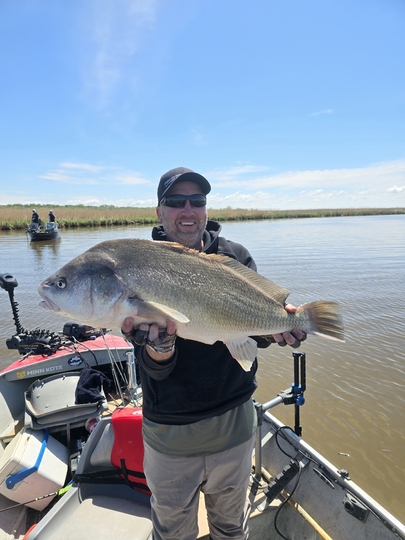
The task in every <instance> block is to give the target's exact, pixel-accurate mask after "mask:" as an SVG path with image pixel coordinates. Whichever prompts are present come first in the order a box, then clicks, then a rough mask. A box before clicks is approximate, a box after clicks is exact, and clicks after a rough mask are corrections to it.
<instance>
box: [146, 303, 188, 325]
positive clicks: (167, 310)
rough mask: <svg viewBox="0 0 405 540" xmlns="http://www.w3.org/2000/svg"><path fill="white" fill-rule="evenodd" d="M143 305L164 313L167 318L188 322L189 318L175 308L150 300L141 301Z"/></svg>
mask: <svg viewBox="0 0 405 540" xmlns="http://www.w3.org/2000/svg"><path fill="white" fill-rule="evenodd" d="M143 305H144V306H145V307H150V308H152V310H154V311H158V312H160V313H162V314H163V315H165V316H166V317H167V318H168V319H172V320H173V321H176V322H180V323H185V324H186V323H189V322H190V319H189V318H188V317H186V316H185V315H184V314H183V313H180V311H177V310H176V309H173V308H171V307H169V306H164V305H163V304H158V303H157V302H151V301H146V302H143Z"/></svg>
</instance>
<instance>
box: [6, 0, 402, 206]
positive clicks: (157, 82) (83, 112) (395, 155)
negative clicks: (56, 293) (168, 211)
mask: <svg viewBox="0 0 405 540" xmlns="http://www.w3.org/2000/svg"><path fill="white" fill-rule="evenodd" d="M404 28H405V0H58V1H50V0H18V1H17V2H16V1H15V0H1V2H0V51H1V53H0V205H6V204H14V203H23V204H31V203H32V204H34V203H36V204H49V205H64V204H84V205H96V206H100V205H105V204H107V205H115V206H134V207H150V206H155V205H156V202H157V201H156V188H157V183H158V180H159V178H160V176H161V175H162V174H163V173H165V172H166V171H168V170H169V169H172V168H174V167H179V166H182V167H188V168H190V169H192V170H194V171H196V172H199V173H200V174H203V175H204V176H206V178H207V179H208V180H209V182H210V183H211V185H212V191H211V193H210V195H209V197H208V208H210V207H211V208H226V207H231V208H251V209H256V208H257V209H275V210H283V209H291V210H294V209H315V208H364V207H367V208H373V207H385V208H390V207H405V31H404ZM0 212H1V207H0Z"/></svg>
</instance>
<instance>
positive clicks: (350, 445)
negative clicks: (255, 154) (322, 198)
mask: <svg viewBox="0 0 405 540" xmlns="http://www.w3.org/2000/svg"><path fill="white" fill-rule="evenodd" d="M222 234H223V236H225V237H226V238H228V239H232V240H234V241H237V242H240V243H242V244H244V245H245V246H246V247H247V248H248V249H249V251H250V252H251V253H252V255H253V257H254V259H255V261H256V263H257V266H258V269H259V272H260V273H261V274H263V275H264V276H266V277H268V278H269V279H271V280H273V281H275V282H276V283H278V284H280V285H283V286H285V287H287V288H288V289H289V290H290V291H291V294H290V297H289V300H290V301H291V302H292V303H293V304H294V305H297V306H298V305H299V304H301V303H303V302H307V301H312V300H316V299H328V300H337V301H339V302H340V303H341V305H342V311H343V317H344V323H345V331H346V342H345V343H344V344H341V343H335V342H332V341H329V340H325V339H322V338H319V337H317V336H310V337H309V338H308V340H307V341H306V342H305V343H304V345H303V346H302V348H301V350H302V351H303V352H305V353H306V359H307V391H306V393H305V398H306V402H305V405H304V406H303V407H302V408H301V409H300V412H301V425H302V428H303V437H304V438H305V439H306V440H307V442H308V443H309V444H311V445H313V446H314V447H315V448H316V449H317V450H318V451H319V452H320V453H322V454H323V455H324V456H325V457H326V458H327V459H329V461H331V462H332V463H333V464H334V465H336V467H337V468H339V469H346V470H348V471H349V473H350V477H351V478H352V479H353V480H354V481H355V482H356V483H357V484H358V485H359V486H360V487H362V488H363V489H364V490H365V491H367V492H368V493H369V494H370V495H371V496H372V497H374V498H375V499H376V500H377V501H378V502H379V503H380V504H382V505H383V506H384V507H385V508H387V510H389V511H390V512H391V513H392V514H394V516H395V517H397V518H398V519H400V520H401V521H402V522H404V521H405V504H404V501H405V467H404V462H405V390H404V385H405V354H404V335H405V309H404V292H405V279H404V278H405V216H401V215H400V216H367V217H337V218H319V219H318V218H311V219H295V220H277V221H260V222H236V223H225V224H224V225H223V230H222ZM131 237H136V238H149V237H150V227H125V228H117V227H114V228H107V229H106V228H94V229H88V230H73V231H62V235H61V238H60V239H59V240H56V241H51V242H49V243H46V244H44V243H42V242H38V243H35V242H31V243H30V242H29V241H27V238H26V236H25V234H24V233H23V232H12V231H11V232H2V233H0V273H11V274H12V275H13V276H14V277H15V278H16V279H17V281H18V284H19V285H18V287H17V288H16V290H15V299H16V300H17V302H18V303H19V308H20V319H21V324H22V325H23V326H24V327H25V328H28V329H33V328H36V327H42V328H49V329H50V330H54V331H59V330H61V329H62V327H63V323H64V320H63V319H62V318H59V317H58V316H56V315H53V314H52V313H51V312H48V311H45V310H43V309H42V308H40V307H39V306H38V302H39V296H38V294H37V291H36V286H37V284H38V283H40V282H41V281H42V280H43V279H44V278H46V277H47V276H48V275H50V274H51V273H53V272H54V271H55V270H56V269H57V268H59V267H61V266H62V265H63V264H65V263H66V262H68V261H69V260H71V259H72V258H73V257H75V256H77V255H79V254H80V253H82V252H83V251H85V250H86V249H88V248H89V247H91V246H93V245H94V244H96V243H98V242H100V241H103V240H107V239H114V238H131ZM0 307H1V309H0V367H5V366H6V365H8V364H9V363H10V362H11V361H12V360H15V359H16V358H17V355H16V351H12V350H8V349H7V348H6V345H5V341H6V339H7V338H9V337H11V335H12V334H14V333H15V327H14V323H13V319H12V314H11V308H10V304H9V301H8V296H7V293H6V292H5V291H0ZM291 353H292V349H291V348H289V347H285V348H281V347H278V346H276V345H272V346H271V347H269V348H268V349H266V350H262V351H261V352H260V355H259V363H260V368H259V372H258V382H259V388H258V390H257V392H256V394H255V398H256V399H257V400H258V401H260V402H262V403H263V402H266V401H269V400H270V399H272V398H274V397H275V396H276V395H277V393H278V392H279V391H281V390H285V389H286V388H288V387H290V385H291V383H292V382H293V361H292V354H291ZM271 412H272V413H273V414H275V415H276V416H277V417H278V418H279V419H280V420H282V421H283V422H285V423H286V424H287V425H290V426H293V425H294V410H293V407H288V406H284V405H280V406H278V407H277V408H276V409H273V410H272V411H271ZM342 454H344V455H342ZM346 454H348V455H346Z"/></svg>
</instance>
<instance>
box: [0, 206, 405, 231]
mask: <svg viewBox="0 0 405 540" xmlns="http://www.w3.org/2000/svg"><path fill="white" fill-rule="evenodd" d="M32 208H36V210H37V212H38V214H39V217H40V219H41V220H42V221H43V222H46V221H47V220H48V213H49V206H44V205H22V204H12V205H3V206H0V230H3V231H6V230H14V229H15V230H20V229H24V230H25V229H26V228H27V227H28V225H29V223H30V222H31V214H32ZM52 209H53V211H54V214H55V216H56V221H57V222H58V224H59V227H60V228H62V229H63V228H65V229H68V228H77V227H107V226H108V227H109V226H114V225H121V226H122V225H151V224H155V223H157V222H158V220H157V217H156V212H155V208H133V207H117V206H83V205H78V206H55V205H53V206H52ZM208 214H209V217H210V218H211V219H215V220H217V221H243V220H259V219H294V218H311V217H318V218H319V217H338V216H368V215H388V214H405V208H338V209H335V210H327V209H318V210H246V209H243V208H235V209H234V208H222V209H220V210H217V209H210V208H208Z"/></svg>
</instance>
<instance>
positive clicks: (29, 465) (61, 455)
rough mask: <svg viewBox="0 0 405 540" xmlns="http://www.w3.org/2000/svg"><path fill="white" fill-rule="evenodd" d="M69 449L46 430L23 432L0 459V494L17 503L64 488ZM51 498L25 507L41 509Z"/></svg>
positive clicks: (18, 434)
mask: <svg viewBox="0 0 405 540" xmlns="http://www.w3.org/2000/svg"><path fill="white" fill-rule="evenodd" d="M68 461H69V450H68V449H67V448H66V446H64V445H63V444H61V443H60V442H58V441H57V440H56V439H54V438H53V437H51V436H50V435H49V432H48V431H47V430H32V429H23V430H21V431H20V432H19V433H17V435H16V436H15V437H14V439H13V440H12V441H11V442H10V444H9V445H8V446H7V447H6V448H5V450H4V452H3V454H2V455H1V457H0V493H1V494H2V495H4V496H5V497H7V498H8V499H11V500H12V501H16V502H18V503H25V502H27V501H30V500H32V499H35V498H37V497H42V496H43V495H48V494H49V493H53V492H55V491H58V490H59V489H61V488H62V487H63V486H64V483H65V480H66V474H67V470H68ZM53 498H54V497H47V498H45V499H41V500H40V501H36V502H33V503H29V504H27V506H30V507H31V508H34V509H35V510H39V511H41V510H43V509H44V508H45V507H46V506H48V504H49V503H50V502H51V500H52V499H53Z"/></svg>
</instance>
